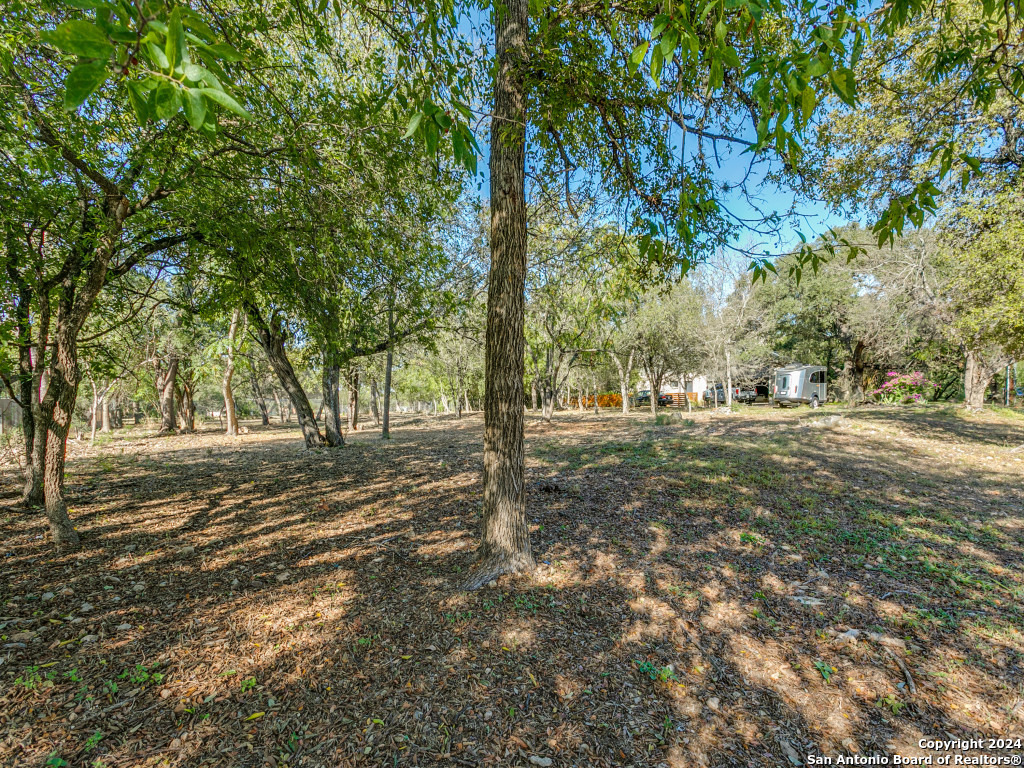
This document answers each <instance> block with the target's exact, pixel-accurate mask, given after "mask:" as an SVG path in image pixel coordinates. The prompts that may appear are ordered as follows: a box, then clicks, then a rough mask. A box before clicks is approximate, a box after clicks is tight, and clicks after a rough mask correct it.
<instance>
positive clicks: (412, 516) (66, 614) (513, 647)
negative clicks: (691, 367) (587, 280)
mask: <svg viewBox="0 0 1024 768" xmlns="http://www.w3.org/2000/svg"><path fill="white" fill-rule="evenodd" d="M396 421H397V423H396V426H395V429H394V439H393V440H392V441H391V442H388V443H384V442H382V441H381V440H380V439H379V438H378V436H377V434H376V433H375V432H374V431H373V430H372V428H371V429H370V430H369V431H366V432H360V433H358V434H355V435H350V436H349V437H350V440H349V445H347V446H346V447H345V448H343V449H339V450H333V451H329V450H324V451H320V452H313V453H310V452H307V451H305V450H303V448H302V443H301V439H300V435H299V433H298V431H297V429H296V428H295V427H294V425H274V426H272V427H270V428H262V427H257V426H254V425H252V424H250V425H249V427H250V429H251V432H250V433H249V434H246V435H242V436H240V437H238V438H235V439H229V438H226V437H224V436H222V435H220V434H217V433H216V432H215V431H214V429H213V427H211V428H210V430H209V431H206V432H203V433H201V434H197V435H187V436H177V437H169V438H168V437H157V436H155V435H153V434H151V433H149V432H146V431H144V430H142V429H140V428H136V429H132V430H126V431H124V432H122V433H119V434H115V435H114V436H113V437H112V438H110V439H109V440H107V441H105V442H104V443H103V444H102V445H97V446H96V447H95V448H89V447H88V446H87V444H85V443H79V444H75V445H73V446H72V448H71V453H72V457H71V459H70V462H69V472H68V473H69V477H68V486H69V498H70V502H71V506H72V509H73V512H72V516H73V519H74V522H75V523H76V525H77V527H78V530H79V532H80V534H81V535H82V541H83V543H82V546H81V548H80V549H79V550H77V551H74V552H71V553H67V554H62V555H58V554H56V553H55V552H54V551H53V550H52V548H51V547H50V545H49V543H48V541H47V530H46V526H45V524H44V521H43V520H42V519H41V516H40V515H39V514H38V513H28V514H26V513H23V512H21V511H19V510H18V509H17V508H16V507H15V506H14V504H15V501H16V496H15V492H16V484H17V478H16V476H15V473H14V471H13V469H12V468H10V467H8V468H7V469H6V471H5V472H4V473H3V475H2V477H0V481H2V485H0V488H2V489H3V492H4V494H5V495H4V497H3V498H2V499H0V521H2V522H0V537H2V541H3V544H2V545H0V553H2V557H0V686H2V687H0V765H2V766H19V768H20V766H44V765H47V766H60V765H69V766H75V767H76V768H77V766H95V767H96V768H99V766H107V767H108V768H113V767H114V766H225V767H226V766H268V767H269V766H277V767H283V766H292V767H297V766H324V767H325V768H326V767H328V766H330V767H334V766H349V765H365V766H382V767H383V766H400V765H403V766H407V765H420V766H433V765H459V766H545V765H552V766H671V767H672V768H676V767H677V766H678V767H682V766H788V765H793V764H797V763H799V762H803V763H806V762H808V757H809V756H811V755H827V756H832V757H835V756H838V755H840V754H844V755H849V754H853V753H857V754H860V755H871V754H881V753H886V754H888V753H892V752H897V753H900V754H903V755H907V756H910V755H926V754H929V752H928V751H925V750H922V749H920V748H919V747H918V742H919V740H920V739H922V738H936V739H949V738H963V739H966V738H983V737H984V738H987V737H1015V738H1019V737H1022V736H1024V634H1022V633H1024V605H1022V603H1024V601H1022V598H1024V573H1022V569H1021V565H1022V562H1021V561H1022V547H1024V529H1022V524H1024V418H1021V416H1020V415H1017V414H1013V413H1009V412H1003V413H991V412H990V413H986V414H984V415H981V416H976V417H968V416H966V415H964V414H963V413H962V412H959V411H956V410H954V409H952V408H939V407H926V408H909V407H908V408H882V407H866V408H862V409H858V410H855V411H842V410H835V409H831V408H827V409H822V410H819V411H816V412H812V411H810V410H809V409H794V410H786V411H772V410H769V409H767V408H758V407H751V408H742V409H740V411H739V412H738V413H736V414H733V415H726V414H724V413H719V414H707V413H701V414H693V415H688V414H685V413H682V414H678V415H676V416H674V417H671V418H670V419H669V423H668V424H661V425H657V424H655V423H654V421H653V420H652V418H651V416H650V415H649V414H648V413H646V412H644V413H638V414H635V415H632V416H630V417H628V418H626V417H622V416H620V415H617V414H613V413H610V412H605V413H602V414H601V415H599V416H594V415H592V414H587V415H582V414H578V413H575V412H574V413H566V414H558V415H556V418H555V420H554V423H553V424H550V425H547V424H544V423H543V422H542V421H541V420H539V419H538V418H536V417H534V416H530V417H529V418H528V423H527V466H528V469H527V481H528V482H527V497H528V507H529V515H530V517H531V519H532V523H533V525H532V528H533V542H534V549H535V555H536V557H537V560H538V563H539V568H538V570H537V572H536V573H535V574H534V575H533V576H532V577H530V578H522V579H508V578H506V579H502V580H500V581H499V582H497V584H496V585H495V586H493V587H490V588H486V589H483V590H481V591H479V592H476V593H472V594H463V593H460V592H458V591H457V589H456V587H457V585H458V584H459V582H460V581H461V580H462V579H463V578H464V577H465V575H466V573H467V571H468V569H469V568H470V566H471V563H472V557H473V548H474V543H475V532H476V524H477V520H478V516H479V513H480V509H481V478H480V468H481V441H482V422H481V418H480V417H479V416H478V415H471V416H468V417H466V418H463V419H462V420H460V421H456V420H455V419H454V418H447V417H439V418H436V419H435V418H429V417H411V416H406V417H399V418H398V419H397V420H396ZM1018 753H1019V752H1018ZM993 754H1004V755H1005V754H1009V753H1008V752H1006V751H1002V752H998V753H993Z"/></svg>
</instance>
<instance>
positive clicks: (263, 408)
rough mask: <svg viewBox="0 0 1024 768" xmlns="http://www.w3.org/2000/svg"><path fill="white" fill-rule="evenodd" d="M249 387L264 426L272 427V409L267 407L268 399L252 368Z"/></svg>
mask: <svg viewBox="0 0 1024 768" xmlns="http://www.w3.org/2000/svg"><path fill="white" fill-rule="evenodd" d="M249 386H250V387H251V388H252V396H253V397H254V398H255V400H256V405H257V407H258V408H259V409H260V418H261V419H262V420H263V426H264V427H267V426H270V409H269V408H268V407H267V399H266V398H265V397H264V396H263V388H262V387H260V383H259V380H258V379H257V378H256V374H255V373H254V372H253V370H252V369H251V368H250V369H249Z"/></svg>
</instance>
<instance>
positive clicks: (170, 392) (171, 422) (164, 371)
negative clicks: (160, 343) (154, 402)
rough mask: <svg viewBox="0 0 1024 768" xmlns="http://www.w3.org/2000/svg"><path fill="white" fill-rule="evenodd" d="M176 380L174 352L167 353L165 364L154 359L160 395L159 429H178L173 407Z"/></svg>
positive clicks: (167, 431) (166, 431) (170, 430)
mask: <svg viewBox="0 0 1024 768" xmlns="http://www.w3.org/2000/svg"><path fill="white" fill-rule="evenodd" d="M177 381H178V356H177V354H175V353H174V352H170V353H168V355H167V360H166V364H165V362H164V361H162V360H159V359H158V360H157V361H156V390H157V394H158V395H159V396H160V431H161V432H163V433H170V432H176V431H177V429H178V411H177V409H176V408H175V407H174V391H175V389H177Z"/></svg>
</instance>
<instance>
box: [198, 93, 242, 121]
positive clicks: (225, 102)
mask: <svg viewBox="0 0 1024 768" xmlns="http://www.w3.org/2000/svg"><path fill="white" fill-rule="evenodd" d="M199 91H200V92H201V93H202V94H203V96H205V97H206V98H208V99H210V101H214V102H216V103H217V104H220V105H221V106H222V107H226V108H227V109H229V110H231V111H232V112H234V113H235V114H236V115H239V116H241V117H244V118H246V119H249V117H250V115H249V113H248V112H246V111H245V108H244V107H243V106H242V105H241V104H239V103H238V102H237V101H235V100H234V99H233V98H232V97H231V96H229V95H228V94H227V93H225V92H224V91H222V90H219V89H217V88H200V89H199Z"/></svg>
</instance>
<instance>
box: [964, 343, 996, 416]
mask: <svg viewBox="0 0 1024 768" xmlns="http://www.w3.org/2000/svg"><path fill="white" fill-rule="evenodd" d="M1002 367H1003V360H1002V359H1001V358H997V359H995V360H992V359H991V355H986V354H985V353H983V352H981V351H979V350H975V349H968V350H967V353H966V356H965V360H964V407H965V408H967V410H969V411H980V410H982V409H983V408H984V407H985V391H986V390H987V389H988V384H989V382H990V381H991V380H992V377H993V376H995V375H996V373H997V372H998V371H999V369H1000V368H1002Z"/></svg>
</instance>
